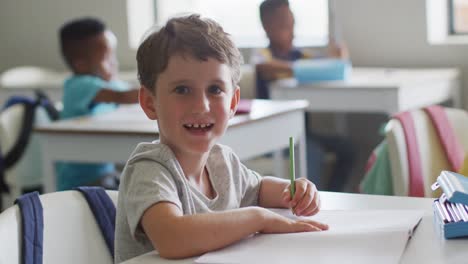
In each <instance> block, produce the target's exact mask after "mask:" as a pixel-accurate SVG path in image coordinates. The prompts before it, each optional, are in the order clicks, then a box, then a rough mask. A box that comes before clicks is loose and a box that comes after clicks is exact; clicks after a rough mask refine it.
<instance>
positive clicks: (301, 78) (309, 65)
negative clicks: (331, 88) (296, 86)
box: [292, 59, 351, 83]
mask: <svg viewBox="0 0 468 264" xmlns="http://www.w3.org/2000/svg"><path fill="white" fill-rule="evenodd" d="M292 70H293V75H294V78H296V80H297V82H298V83H313V82H318V81H343V80H346V79H347V78H348V75H349V74H350V71H351V64H350V63H349V61H345V60H339V59H309V60H298V61H296V62H294V63H293V64H292Z"/></svg>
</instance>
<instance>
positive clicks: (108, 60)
mask: <svg viewBox="0 0 468 264" xmlns="http://www.w3.org/2000/svg"><path fill="white" fill-rule="evenodd" d="M89 41H90V47H93V50H92V52H91V53H90V55H89V57H88V59H87V62H86V64H87V68H88V69H87V71H88V72H87V73H89V74H92V75H95V76H98V77H100V78H102V79H104V80H106V81H109V80H111V79H113V78H114V77H115V76H116V75H117V71H118V63H117V58H116V55H115V48H116V44H117V41H116V38H115V35H114V34H113V33H112V32H111V31H105V32H103V33H102V34H99V35H97V36H96V37H93V38H92V39H90V40H89Z"/></svg>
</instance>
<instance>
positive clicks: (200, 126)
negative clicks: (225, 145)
mask: <svg viewBox="0 0 468 264" xmlns="http://www.w3.org/2000/svg"><path fill="white" fill-rule="evenodd" d="M185 126H186V127H188V128H207V127H211V124H186V125H185Z"/></svg>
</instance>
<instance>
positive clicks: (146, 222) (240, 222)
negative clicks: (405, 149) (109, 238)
mask: <svg viewBox="0 0 468 264" xmlns="http://www.w3.org/2000/svg"><path fill="white" fill-rule="evenodd" d="M137 61H138V74H139V79H140V83H141V86H142V87H141V88H140V105H141V107H142V109H143V110H144V112H145V113H146V115H147V116H148V118H149V119H151V120H156V121H157V122H158V126H159V141H155V142H151V143H140V144H139V145H138V146H137V148H136V149H135V150H134V152H133V153H132V155H131V157H130V159H129V161H128V162H127V164H126V167H125V169H124V172H123V176H122V180H121V185H120V189H119V201H118V209H117V228H116V251H115V256H116V259H115V261H116V262H117V263H119V262H121V261H125V260H127V259H129V258H132V257H135V256H138V255H141V254H144V253H147V252H149V251H151V250H157V251H158V252H159V254H160V255H161V256H162V257H165V258H184V257H190V256H196V255H200V254H203V253H205V252H208V251H211V250H215V249H219V248H222V247H225V246H227V245H229V244H231V243H234V242H236V241H238V240H240V239H242V238H245V237H247V236H249V235H251V234H254V233H257V232H263V233H285V232H306V231H319V230H325V229H327V228H328V227H327V226H326V225H324V224H321V223H318V222H315V221H312V220H307V219H303V220H297V221H296V220H291V219H288V218H285V217H283V216H280V215H278V214H275V213H273V212H271V211H269V210H267V209H264V208H263V207H279V208H290V207H293V208H294V212H295V213H296V214H297V215H303V216H309V215H313V214H316V213H317V212H318V211H319V207H320V202H319V198H318V192H317V190H316V188H315V185H313V184H312V183H311V182H310V181H308V180H306V179H304V178H302V179H298V180H297V181H296V183H295V185H296V194H295V196H294V197H290V195H289V191H288V190H289V183H288V181H286V180H282V179H278V178H273V177H260V175H258V174H257V173H256V172H254V171H252V170H249V169H248V168H246V167H245V166H244V165H243V164H242V163H241V162H240V161H239V158H238V157H237V156H236V155H235V154H234V153H233V151H232V150H231V149H230V148H229V147H227V146H223V145H220V144H217V141H218V140H219V138H220V137H221V136H222V135H223V134H224V132H225V130H226V128H227V125H228V120H229V119H230V118H231V117H232V116H233V115H234V113H235V111H236V108H237V104H238V102H239V97H240V89H239V86H238V83H239V79H240V63H241V61H242V59H241V56H240V53H239V51H238V50H237V48H235V46H234V44H233V42H232V41H231V40H230V38H229V37H228V34H226V33H225V32H224V31H223V29H222V28H221V27H220V26H219V25H218V24H217V23H216V22H214V21H212V20H209V19H202V18H200V17H199V16H197V15H191V16H186V17H179V18H173V19H170V20H169V21H168V22H167V24H166V25H165V26H164V27H163V28H161V29H160V30H159V31H157V32H154V33H152V34H150V35H149V36H148V37H147V38H146V39H145V40H144V41H143V43H142V44H141V45H140V47H139V49H138V52H137Z"/></svg>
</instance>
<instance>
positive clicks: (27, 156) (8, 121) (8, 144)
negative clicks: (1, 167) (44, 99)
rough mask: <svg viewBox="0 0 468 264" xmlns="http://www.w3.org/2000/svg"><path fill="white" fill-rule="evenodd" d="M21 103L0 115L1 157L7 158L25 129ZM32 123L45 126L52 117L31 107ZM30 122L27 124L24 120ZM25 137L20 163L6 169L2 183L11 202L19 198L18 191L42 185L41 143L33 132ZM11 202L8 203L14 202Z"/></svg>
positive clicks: (24, 109)
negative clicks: (25, 142)
mask: <svg viewBox="0 0 468 264" xmlns="http://www.w3.org/2000/svg"><path fill="white" fill-rule="evenodd" d="M26 111H27V110H26V106H25V104H24V103H18V104H13V105H11V106H9V107H7V108H6V109H4V110H3V111H2V112H0V146H1V154H2V156H3V157H6V155H7V154H8V153H10V152H11V150H12V149H13V147H14V146H16V145H17V144H18V140H19V138H20V135H21V133H22V130H23V129H32V126H31V127H29V128H28V127H26V128H25V127H24V125H25V123H24V119H25V116H26V115H27V112H26ZM34 111H35V113H34V114H33V115H34V116H33V120H32V122H33V124H31V125H34V124H36V125H37V124H45V123H49V122H51V117H50V115H49V113H48V112H47V111H46V109H45V108H44V107H43V106H42V105H40V106H39V107H35V108H34ZM26 122H29V121H26ZM30 132H31V133H28V134H27V138H28V139H27V145H26V147H25V149H24V151H23V152H20V153H21V154H20V156H19V160H18V161H17V162H16V163H14V164H13V166H11V167H10V168H6V170H5V171H4V173H5V179H4V180H5V182H6V184H7V185H8V186H9V187H10V196H11V197H12V198H13V199H14V198H16V197H18V195H19V194H20V193H21V190H23V189H28V188H37V187H40V186H41V185H42V163H41V159H40V157H41V152H40V144H39V139H38V138H37V136H36V135H35V134H34V133H32V131H30ZM13 199H10V200H13ZM11 202H12V201H9V204H8V205H11Z"/></svg>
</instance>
